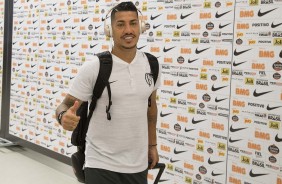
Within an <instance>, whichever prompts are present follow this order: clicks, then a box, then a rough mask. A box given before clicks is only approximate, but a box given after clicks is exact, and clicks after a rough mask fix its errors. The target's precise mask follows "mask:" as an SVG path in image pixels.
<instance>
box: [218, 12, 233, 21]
mask: <svg viewBox="0 0 282 184" xmlns="http://www.w3.org/2000/svg"><path fill="white" fill-rule="evenodd" d="M231 11H232V10H229V11H227V12H224V13H221V14H218V12H216V14H215V18H217V19H218V18H220V17H222V16H223V15H225V14H227V13H229V12H231Z"/></svg>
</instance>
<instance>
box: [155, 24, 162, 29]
mask: <svg viewBox="0 0 282 184" xmlns="http://www.w3.org/2000/svg"><path fill="white" fill-rule="evenodd" d="M161 25H162V24H159V25H157V26H155V25H153V29H156V28H158V27H160V26H161Z"/></svg>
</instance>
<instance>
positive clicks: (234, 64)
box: [233, 61, 247, 67]
mask: <svg viewBox="0 0 282 184" xmlns="http://www.w3.org/2000/svg"><path fill="white" fill-rule="evenodd" d="M246 62H247V61H242V62H239V63H236V62H235V61H234V62H233V66H234V67H236V66H239V65H241V64H243V63H246Z"/></svg>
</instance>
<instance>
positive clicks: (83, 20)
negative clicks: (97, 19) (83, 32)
mask: <svg viewBox="0 0 282 184" xmlns="http://www.w3.org/2000/svg"><path fill="white" fill-rule="evenodd" d="M87 19H89V17H87V18H84V19H83V18H82V19H81V22H85V21H86V20H87Z"/></svg>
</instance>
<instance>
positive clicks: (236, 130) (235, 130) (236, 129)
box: [230, 125, 248, 132]
mask: <svg viewBox="0 0 282 184" xmlns="http://www.w3.org/2000/svg"><path fill="white" fill-rule="evenodd" d="M232 126H233V125H231V126H230V132H238V131H240V130H244V129H247V128H248V127H245V128H233V127H232Z"/></svg>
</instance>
